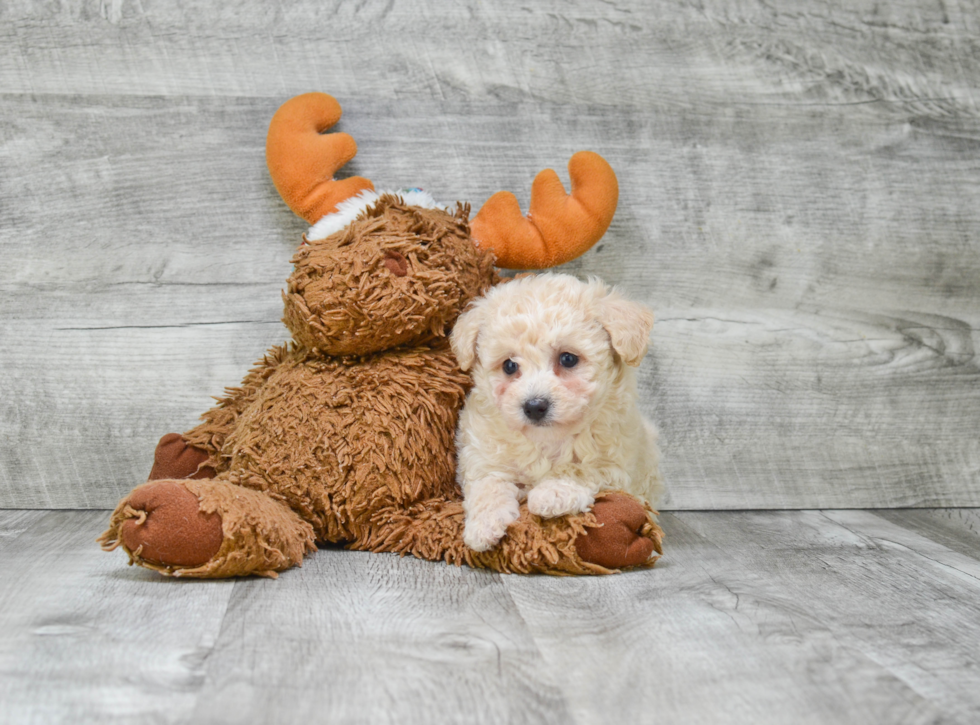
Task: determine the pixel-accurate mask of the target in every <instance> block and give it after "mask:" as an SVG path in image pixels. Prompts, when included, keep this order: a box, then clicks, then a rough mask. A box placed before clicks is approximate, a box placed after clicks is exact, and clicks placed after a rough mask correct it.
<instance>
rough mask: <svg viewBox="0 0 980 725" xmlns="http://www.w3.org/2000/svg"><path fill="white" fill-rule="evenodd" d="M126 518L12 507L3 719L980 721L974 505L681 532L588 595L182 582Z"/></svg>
mask: <svg viewBox="0 0 980 725" xmlns="http://www.w3.org/2000/svg"><path fill="white" fill-rule="evenodd" d="M107 517H108V512H105V511H58V512H51V511H9V510H8V511H0V579H2V581H4V582H5V586H4V587H3V588H2V589H0V722H5V723H6V722H11V723H14V722H16V723H34V722H37V723H42V722H72V723H78V724H79V725H84V724H87V723H145V722H161V723H185V722H186V723H254V722H262V723H279V722H282V723H286V722H309V723H311V724H315V723H359V722H397V723H406V724H407V725H415V724H416V723H418V724H423V723H425V724H428V723H443V722H445V723H450V722H453V723H455V722H471V723H509V722H561V723H583V724H584V723H622V722H648V721H651V720H655V721H656V722H663V723H691V724H694V725H697V724H699V723H718V722H726V723H743V722H744V723H753V725H769V724H770V723H771V724H772V725H782V724H783V723H787V722H794V723H796V722H800V723H814V724H818V723H819V724H824V723H826V724H827V725H830V724H831V723H833V725H848V724H850V723H854V724H855V725H863V724H864V723H869V722H875V723H878V722H881V723H892V722H901V723H909V724H910V725H912V724H915V723H937V722H942V723H964V725H965V724H966V723H971V722H974V721H976V719H977V715H978V713H980V695H978V693H977V690H976V687H975V684H976V683H975V680H976V678H975V672H974V670H975V660H976V643H977V641H978V638H980V618H978V617H977V614H978V606H977V601H978V600H977V594H978V588H980V549H978V548H976V547H974V548H973V550H972V551H971V552H966V553H964V552H963V551H959V550H957V549H956V548H953V547H949V546H947V545H946V544H944V543H943V539H944V537H949V536H954V538H955V539H956V540H958V541H961V542H963V541H967V540H969V537H972V538H973V540H974V541H975V540H976V533H975V529H974V528H973V527H974V526H975V523H976V521H978V520H980V518H978V517H980V512H978V511H977V510H975V509H974V510H963V509H957V510H951V509H945V510H931V509H930V510H921V511H884V512H881V513H880V514H876V513H872V512H869V511H854V510H847V511H832V510H831V511H801V512H713V513H691V512H679V513H675V514H665V515H664V516H663V521H662V523H663V525H664V528H665V530H666V532H667V539H666V553H665V557H664V559H663V560H661V562H660V563H659V564H658V565H657V567H656V568H655V569H653V570H648V571H643V572H634V573H631V574H626V575H622V576H613V577H605V578H567V579H556V578H552V577H537V576H516V575H512V576H500V575H496V574H491V573H488V572H478V571H472V570H469V569H461V568H456V567H451V566H446V565H442V564H433V563H430V562H422V561H418V560H414V559H411V558H404V559H400V558H398V557H396V556H393V555H378V554H365V553H355V552H347V551H343V550H339V549H323V550H320V551H318V552H317V553H316V554H315V555H313V556H312V557H311V558H309V559H307V561H306V563H305V565H304V566H303V567H302V568H301V569H294V570H291V571H289V572H286V573H284V574H283V575H281V576H280V578H279V579H278V580H275V581H273V580H262V579H243V580H238V581H223V582H220V581H219V582H207V581H180V580H172V579H165V578H163V577H160V576H158V575H157V574H155V573H152V572H148V571H145V570H141V569H136V568H127V567H126V566H125V564H124V562H125V557H124V556H122V554H121V553H120V552H115V553H112V554H105V553H103V552H102V551H100V550H99V549H98V547H97V546H96V545H95V543H94V538H95V536H96V535H97V533H98V532H99V531H100V530H101V528H102V526H103V525H104V524H105V521H106V519H107ZM928 520H931V521H932V524H931V525H929V524H926V523H924V522H926V521H928ZM942 522H945V524H943V523H942ZM930 526H932V527H935V528H934V530H933V529H932V528H930ZM951 532H958V533H956V534H955V535H953V534H952V533H951Z"/></svg>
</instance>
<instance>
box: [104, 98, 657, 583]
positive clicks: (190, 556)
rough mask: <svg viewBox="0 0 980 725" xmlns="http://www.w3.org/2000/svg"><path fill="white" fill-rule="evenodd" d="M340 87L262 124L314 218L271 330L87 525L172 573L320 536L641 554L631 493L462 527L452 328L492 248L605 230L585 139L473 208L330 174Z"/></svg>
mask: <svg viewBox="0 0 980 725" xmlns="http://www.w3.org/2000/svg"><path fill="white" fill-rule="evenodd" d="M340 114H341V110H340V105H339V104H338V103H337V101H336V100H335V99H334V98H332V97H331V96H328V95H326V94H322V93H309V94H306V95H302V96H297V97H295V98H293V99H291V100H289V101H287V102H286V103H285V104H284V105H283V106H282V107H281V108H280V109H279V110H278V111H277V112H276V114H275V116H274V117H273V119H272V121H271V123H270V126H269V133H268V139H267V144H266V160H267V163H268V167H269V171H270V173H271V176H272V180H273V182H274V184H275V186H276V188H277V189H278V191H279V193H280V195H281V196H282V198H283V199H284V201H285V202H286V204H287V205H288V206H289V207H290V208H291V209H292V210H293V211H294V212H296V213H297V214H299V215H300V216H301V217H303V218H304V219H305V220H306V221H308V222H309V223H310V224H312V225H313V226H312V227H311V228H310V230H309V232H308V233H307V234H306V235H305V236H304V237H303V243H302V245H301V246H300V248H299V250H298V251H297V253H296V254H295V256H294V257H293V259H292V263H293V264H294V265H295V269H294V271H293V273H292V275H291V276H290V277H289V280H288V283H287V285H288V286H287V289H286V290H285V292H284V293H283V301H284V305H285V315H284V317H283V322H284V323H285V324H286V327H287V328H288V329H289V331H290V333H291V334H292V340H291V341H290V342H289V343H287V344H285V345H282V346H280V347H274V348H273V349H272V350H270V351H269V352H268V353H267V354H266V355H265V357H264V359H263V360H261V361H260V362H259V363H258V364H257V365H256V367H255V368H253V369H252V370H251V371H250V372H249V373H248V374H247V375H246V376H245V379H244V380H243V381H242V383H241V386H240V387H237V388H229V389H228V390H227V391H226V392H225V395H224V397H221V398H218V399H217V400H218V403H217V405H216V406H215V407H214V408H212V409H211V410H209V411H208V412H206V413H205V414H204V415H203V416H202V420H203V422H202V423H201V424H200V425H198V426H197V427H196V428H193V429H191V430H189V431H187V432H186V433H183V434H181V435H178V434H174V433H171V434H168V435H166V436H164V437H163V438H162V439H161V440H160V443H159V444H158V445H157V449H156V454H155V457H154V464H153V468H152V470H151V472H150V476H149V478H150V480H149V481H148V482H147V483H144V484H143V485H141V486H138V487H136V488H135V489H134V490H133V491H131V492H130V493H129V495H128V496H126V497H125V498H124V499H123V500H122V501H121V502H120V503H119V505H118V506H117V508H116V510H115V511H114V512H113V514H112V517H111V520H110V524H109V529H108V531H106V532H105V533H104V534H103V535H102V536H101V537H100V542H101V543H102V545H103V547H104V548H105V549H107V550H112V549H115V548H116V547H120V546H121V547H122V548H123V550H124V551H125V552H126V553H127V554H128V555H129V559H130V563H136V564H139V565H140V566H144V567H147V568H149V569H154V570H156V571H158V572H160V573H162V574H166V575H171V576H181V577H200V578H217V577H228V576H242V575H249V574H258V575H264V576H273V577H274V576H276V575H277V572H281V571H283V570H285V569H288V568H290V567H292V566H296V565H299V564H301V563H302V560H303V557H304V555H306V554H307V553H310V552H313V551H315V550H316V544H317V543H335V544H343V545H345V546H346V547H347V548H350V549H356V550H363V551H375V552H397V553H399V554H412V555H414V556H417V557H420V558H423V559H429V560H434V561H439V560H441V561H446V562H450V563H454V564H457V565H458V564H463V563H465V564H467V565H469V566H473V567H484V568H490V569H494V570H497V571H500V572H520V573H529V572H544V573H548V574H605V573H610V572H612V571H615V570H619V569H623V568H629V567H637V566H650V565H652V563H653V562H654V561H655V560H656V557H655V556H654V555H653V552H654V551H657V552H660V541H661V531H660V529H659V528H658V527H657V525H656V523H655V522H654V520H653V518H652V516H653V514H654V513H655V512H653V511H651V510H650V509H649V508H648V507H647V506H646V505H645V504H643V503H641V502H640V501H638V500H637V499H636V498H634V497H632V496H630V495H628V494H626V493H622V492H608V493H606V494H605V495H603V496H601V497H600V498H599V499H597V501H596V504H595V506H594V509H593V510H592V511H591V512H588V513H584V514H576V515H569V516H564V517H560V518H555V519H541V518H539V517H537V516H534V515H532V514H530V513H529V512H528V511H527V509H526V506H523V507H522V512H521V517H520V519H519V520H517V521H516V522H514V523H513V524H512V525H511V526H510V528H509V529H508V531H507V535H506V536H505V537H504V539H503V540H502V541H501V543H500V545H499V546H497V547H496V548H495V549H493V550H491V551H487V552H482V553H477V552H474V551H472V550H470V549H468V548H467V547H466V545H465V544H464V543H463V536H462V534H463V508H462V502H461V498H462V497H461V494H460V490H459V488H458V486H457V484H456V482H455V478H454V472H455V452H454V433H455V428H456V422H457V416H458V413H459V410H460V408H461V407H462V405H463V401H464V398H465V395H466V391H467V389H468V386H469V380H468V377H467V376H466V375H465V374H464V373H463V372H462V371H461V370H460V369H459V367H458V366H457V364H456V360H455V358H454V357H453V354H452V351H451V350H450V346H449V344H448V341H447V336H448V334H449V332H450V331H451V330H452V326H453V323H454V322H455V320H456V318H457V317H458V316H459V314H460V313H461V312H462V310H463V309H464V308H465V307H466V305H467V304H468V303H469V302H470V300H472V299H473V298H475V297H477V296H479V295H480V294H481V293H483V292H484V291H486V290H487V289H488V288H489V287H490V286H491V285H494V284H498V283H500V282H501V280H500V278H499V277H498V276H497V272H496V269H495V264H496V265H500V266H501V267H505V268H510V269H543V268H546V267H550V266H553V265H558V264H562V263H564V262H566V261H569V260H571V259H573V258H575V257H576V256H578V255H580V254H582V253H583V252H585V251H586V250H587V249H588V248H589V247H591V246H592V245H593V244H594V243H595V242H596V241H597V240H598V239H599V238H600V237H601V236H602V235H603V234H604V233H605V231H606V228H607V227H608V226H609V223H610V221H611V219H612V216H613V213H614V212H615V208H616V202H617V198H618V193H619V192H618V185H617V181H616V176H615V174H614V173H613V171H612V169H611V168H610V167H609V165H608V164H607V163H606V162H605V160H604V159H602V158H601V157H600V156H598V155H597V154H594V153H591V152H585V151H583V152H579V153H577V154H575V155H574V156H573V157H572V159H571V161H570V162H569V172H570V176H571V181H572V193H571V194H570V195H566V194H565V190H564V189H563V188H562V185H561V182H560V181H559V179H558V176H557V174H555V172H554V171H552V170H550V169H549V170H546V171H544V172H542V173H541V174H539V175H538V177H537V178H536V179H535V181H534V184H533V188H532V192H531V206H530V214H529V215H528V216H527V217H525V216H523V215H522V214H521V212H520V208H519V206H518V203H517V199H516V198H515V197H514V195H513V194H510V193H507V192H500V193H498V194H495V195H494V196H493V197H491V198H490V200H489V201H488V202H487V203H486V204H485V205H484V207H483V209H482V210H481V211H480V212H479V214H477V215H476V217H475V218H474V219H473V220H472V222H470V221H469V205H463V204H460V203H457V204H456V206H455V209H453V210H447V209H446V208H443V207H440V206H439V205H437V204H436V203H435V202H434V201H433V199H432V198H431V197H430V196H429V195H428V194H426V193H425V192H422V191H419V190H412V191H408V192H400V193H384V192H377V191H375V190H374V186H373V185H372V183H371V182H370V181H368V180H367V179H364V178H360V177H352V178H346V179H343V180H336V179H334V178H333V175H334V173H336V171H337V170H338V169H339V168H340V167H342V166H343V165H344V164H346V163H347V162H348V161H350V160H351V159H352V158H353V157H354V155H355V153H356V151H357V146H356V144H355V142H354V139H353V138H351V137H350V136H349V135H347V134H345V133H331V134H324V133H323V132H324V131H325V130H327V129H329V128H330V127H332V126H333V125H334V124H335V123H336V122H337V121H338V120H339V119H340Z"/></svg>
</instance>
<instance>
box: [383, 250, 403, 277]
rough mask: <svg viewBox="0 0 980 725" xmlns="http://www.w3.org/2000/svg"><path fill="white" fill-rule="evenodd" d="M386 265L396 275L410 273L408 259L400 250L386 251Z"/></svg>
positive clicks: (401, 275) (400, 275)
mask: <svg viewBox="0 0 980 725" xmlns="http://www.w3.org/2000/svg"><path fill="white" fill-rule="evenodd" d="M385 267H387V268H388V271H389V272H391V273H392V274H393V275H395V276H396V277H404V276H405V275H406V274H408V260H407V259H405V257H403V256H402V255H400V254H399V253H398V252H391V251H389V252H385Z"/></svg>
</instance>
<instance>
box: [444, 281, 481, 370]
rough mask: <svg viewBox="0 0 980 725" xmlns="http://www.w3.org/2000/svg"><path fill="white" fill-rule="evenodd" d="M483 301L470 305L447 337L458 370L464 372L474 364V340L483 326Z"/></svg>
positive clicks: (479, 300)
mask: <svg viewBox="0 0 980 725" xmlns="http://www.w3.org/2000/svg"><path fill="white" fill-rule="evenodd" d="M483 302H484V300H483V299H482V298H481V299H478V300H474V301H473V302H471V303H470V306H469V307H468V308H467V309H466V312H464V313H463V314H461V315H460V316H459V319H458V320H456V324H455V325H454V326H453V331H452V334H451V335H450V336H449V344H450V345H451V346H452V348H453V354H454V355H455V356H456V362H458V363H459V368H460V370H462V371H463V372H466V371H467V370H469V369H470V368H471V367H473V363H474V362H476V339H477V337H479V335H480V325H482V324H483V316H484V304H483Z"/></svg>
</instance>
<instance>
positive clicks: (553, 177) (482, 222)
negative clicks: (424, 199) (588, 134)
mask: <svg viewBox="0 0 980 725" xmlns="http://www.w3.org/2000/svg"><path fill="white" fill-rule="evenodd" d="M568 174H569V176H570V177H571V179H572V193H571V194H565V189H564V187H563V186H562V185H561V181H560V180H559V179H558V174H556V173H555V172H554V171H553V170H551V169H545V170H544V171H542V172H541V173H540V174H538V175H537V177H536V178H535V179H534V183H533V184H532V185H531V208H530V211H529V212H528V215H527V216H526V217H525V216H524V215H522V214H521V209H520V207H519V206H518V204H517V197H515V196H514V195H513V194H511V193H510V192H509V191H498V192H497V193H496V194H494V195H493V196H491V197H490V198H489V199H488V200H487V203H486V204H484V205H483V208H482V209H480V212H479V214H477V215H476V218H474V219H473V222H472V223H471V225H470V227H471V229H472V233H473V238H474V239H475V240H476V241H477V243H478V244H479V245H480V246H481V247H489V248H491V249H493V251H494V253H495V254H496V255H497V264H498V265H499V266H501V267H506V268H509V269H544V268H546V267H554V266H556V265H559V264H564V263H565V262H568V261H571V260H573V259H575V258H576V257H578V256H579V255H581V254H584V253H585V252H586V251H587V250H588V249H589V247H591V246H592V245H593V244H595V243H596V242H597V241H599V239H601V238H602V235H603V234H605V233H606V229H608V228H609V222H611V221H612V218H613V214H615V213H616V203H617V201H619V182H617V181H616V174H615V172H614V171H613V170H612V167H611V166H610V165H609V164H608V163H607V162H606V160H605V159H604V158H602V157H601V156H600V155H599V154H596V153H593V152H591V151H579V152H578V153H577V154H575V155H574V156H572V158H571V160H570V161H569V162H568Z"/></svg>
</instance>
